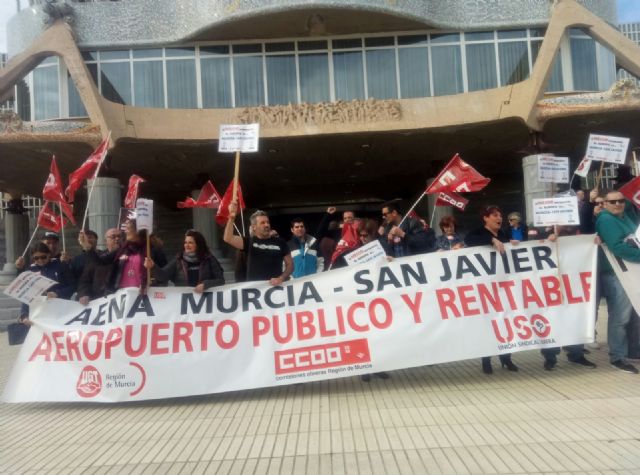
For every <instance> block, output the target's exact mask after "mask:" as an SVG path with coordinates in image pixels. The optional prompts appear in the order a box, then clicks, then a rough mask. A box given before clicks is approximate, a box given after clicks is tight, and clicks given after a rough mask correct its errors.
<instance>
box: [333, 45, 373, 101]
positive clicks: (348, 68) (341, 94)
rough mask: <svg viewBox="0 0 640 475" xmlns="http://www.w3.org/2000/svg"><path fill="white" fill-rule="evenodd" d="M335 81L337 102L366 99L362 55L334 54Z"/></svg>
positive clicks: (359, 53)
mask: <svg viewBox="0 0 640 475" xmlns="http://www.w3.org/2000/svg"><path fill="white" fill-rule="evenodd" d="M333 80H334V83H335V92H336V100H340V99H342V100H345V101H350V100H352V99H364V98H365V96H364V73H363V71H362V53H361V52H360V51H351V52H343V53H335V52H334V53H333Z"/></svg>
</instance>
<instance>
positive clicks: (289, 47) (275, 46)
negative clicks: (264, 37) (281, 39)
mask: <svg viewBox="0 0 640 475" xmlns="http://www.w3.org/2000/svg"><path fill="white" fill-rule="evenodd" d="M295 49H296V48H295V43H294V42H293V41H288V42H286V43H266V44H265V45H264V50H265V51H266V52H267V53H276V52H279V51H294V50H295Z"/></svg>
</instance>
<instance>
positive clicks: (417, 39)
mask: <svg viewBox="0 0 640 475" xmlns="http://www.w3.org/2000/svg"><path fill="white" fill-rule="evenodd" d="M427 43H428V41H427V35H410V36H398V44H399V45H400V46H407V45H426V44H427Z"/></svg>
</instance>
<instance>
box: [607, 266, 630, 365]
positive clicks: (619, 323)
mask: <svg viewBox="0 0 640 475" xmlns="http://www.w3.org/2000/svg"><path fill="white" fill-rule="evenodd" d="M600 277H601V279H602V296H603V297H604V298H605V300H606V301H607V311H608V313H609V321H608V324H607V333H608V338H607V339H608V344H609V360H610V361H611V362H612V363H613V362H614V361H619V360H624V358H625V357H626V356H627V348H628V343H627V326H628V324H629V319H630V318H631V312H632V310H633V307H632V306H631V301H629V297H627V294H626V292H625V291H624V289H623V288H622V284H621V283H620V281H619V280H618V278H617V277H616V275H615V274H614V273H613V272H611V273H609V272H604V273H602V274H601V275H600Z"/></svg>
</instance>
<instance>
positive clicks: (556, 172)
mask: <svg viewBox="0 0 640 475" xmlns="http://www.w3.org/2000/svg"><path fill="white" fill-rule="evenodd" d="M538 181H540V182H543V183H569V157H555V156H553V155H546V154H541V155H538Z"/></svg>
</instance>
